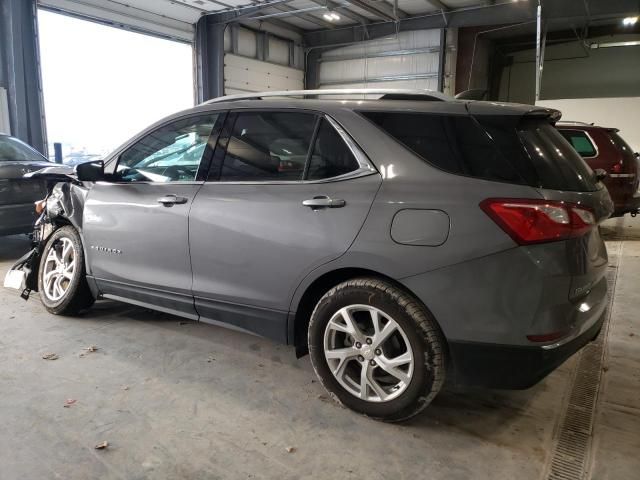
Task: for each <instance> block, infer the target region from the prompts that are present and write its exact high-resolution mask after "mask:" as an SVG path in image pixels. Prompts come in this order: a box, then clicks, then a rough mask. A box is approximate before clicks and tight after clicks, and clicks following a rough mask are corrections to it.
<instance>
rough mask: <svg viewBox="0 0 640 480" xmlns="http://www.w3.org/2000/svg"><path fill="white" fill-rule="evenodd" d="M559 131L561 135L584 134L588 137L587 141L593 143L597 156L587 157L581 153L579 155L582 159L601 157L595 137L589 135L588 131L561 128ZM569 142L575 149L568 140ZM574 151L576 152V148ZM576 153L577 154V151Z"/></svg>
mask: <svg viewBox="0 0 640 480" xmlns="http://www.w3.org/2000/svg"><path fill="white" fill-rule="evenodd" d="M558 130H559V131H560V133H562V132H577V133H584V135H585V136H586V137H587V139H588V140H589V141H590V142H591V145H592V146H593V151H594V152H596V153H595V155H591V156H589V157H585V156H584V155H581V154H580V152H578V155H580V156H581V157H582V158H596V157H598V156H599V155H600V150H598V144H597V143H596V142H595V140H594V139H593V137H592V136H591V135H589V132H587V131H586V130H580V129H578V128H559V129H558ZM563 136H564V135H563ZM565 138H566V137H565ZM567 142H569V144H570V145H571V146H572V147H573V143H571V140H569V139H568V138H567ZM574 150H575V147H574ZM576 152H577V150H576Z"/></svg>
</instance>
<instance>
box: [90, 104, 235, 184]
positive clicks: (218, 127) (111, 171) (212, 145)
mask: <svg viewBox="0 0 640 480" xmlns="http://www.w3.org/2000/svg"><path fill="white" fill-rule="evenodd" d="M228 114H229V111H228V110H226V109H225V110H202V111H196V112H193V111H192V112H188V113H187V114H184V115H179V116H173V117H170V118H167V119H165V120H161V121H160V122H157V123H155V124H153V125H151V126H150V127H148V128H146V129H145V130H143V131H142V132H141V133H139V134H138V135H136V136H135V137H133V138H132V139H131V140H129V141H128V142H126V143H125V144H123V145H122V146H120V148H118V150H116V152H115V153H113V154H112V155H111V157H110V158H108V159H107V160H106V161H105V173H106V174H107V182H106V183H111V184H117V185H148V184H149V185H201V184H203V183H204V182H205V180H206V177H207V173H208V172H209V169H210V167H211V164H212V162H213V155H214V152H215V150H216V148H217V145H218V141H219V139H220V134H221V132H222V129H223V126H224V125H225V123H226V121H227V117H228ZM206 115H211V116H213V115H217V116H218V118H216V122H215V124H214V126H213V129H212V130H211V133H210V134H209V139H208V140H207V144H206V146H205V148H204V151H203V152H202V158H201V159H200V165H199V166H198V171H197V172H196V178H195V179H194V180H189V181H181V180H173V181H171V182H153V181H151V180H143V181H139V182H123V181H118V180H116V179H115V172H116V169H117V168H118V164H119V163H120V158H121V157H122V155H123V154H124V153H125V152H127V151H129V150H130V149H131V148H132V147H133V146H135V145H136V144H137V143H138V142H140V141H141V140H142V139H144V138H145V137H147V136H149V135H152V134H153V133H155V132H157V131H158V130H160V129H162V128H165V127H167V126H169V125H171V124H173V123H176V122H181V121H184V120H188V119H190V118H198V117H203V116H206ZM101 183H102V182H101Z"/></svg>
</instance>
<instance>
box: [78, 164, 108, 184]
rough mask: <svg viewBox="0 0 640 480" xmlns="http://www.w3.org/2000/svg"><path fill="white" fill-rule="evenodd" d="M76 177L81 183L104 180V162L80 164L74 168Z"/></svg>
mask: <svg viewBox="0 0 640 480" xmlns="http://www.w3.org/2000/svg"><path fill="white" fill-rule="evenodd" d="M76 176H77V177H78V180H80V181H81V182H99V181H100V180H104V179H105V175H104V162H103V161H102V160H95V161H93V162H86V163H81V164H79V165H77V166H76Z"/></svg>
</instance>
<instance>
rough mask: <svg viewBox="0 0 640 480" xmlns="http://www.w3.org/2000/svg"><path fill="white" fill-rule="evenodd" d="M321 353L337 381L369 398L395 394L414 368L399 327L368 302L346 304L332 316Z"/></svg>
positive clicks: (380, 399) (379, 399) (382, 399)
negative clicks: (366, 303)
mask: <svg viewBox="0 0 640 480" xmlns="http://www.w3.org/2000/svg"><path fill="white" fill-rule="evenodd" d="M324 356H325V359H326V361H327V365H328V366H329V369H330V370H331V373H332V374H333V376H334V377H335V379H336V380H337V381H338V382H339V383H340V385H342V387H344V388H345V389H346V390H347V391H348V392H349V393H351V394H352V395H354V396H355V397H358V398H360V399H362V400H366V401H369V402H388V401H390V400H393V399H394V398H397V397H398V396H399V395H401V394H402V392H404V391H405V390H406V389H407V387H408V386H409V383H410V382H411V378H412V376H413V371H414V362H415V360H414V358H413V351H412V349H411V345H410V343H409V340H408V338H407V336H406V334H405V332H404V331H403V330H402V327H400V325H399V324H398V323H397V322H396V321H395V320H394V319H393V318H391V317H390V316H389V315H387V314H386V313H384V312H383V311H382V310H380V309H378V308H375V307H372V306H370V305H349V306H347V307H343V308H341V309H340V310H338V311H337V312H336V313H335V314H334V315H333V316H332V317H331V319H330V320H329V322H328V323H327V326H326V328H325V331H324Z"/></svg>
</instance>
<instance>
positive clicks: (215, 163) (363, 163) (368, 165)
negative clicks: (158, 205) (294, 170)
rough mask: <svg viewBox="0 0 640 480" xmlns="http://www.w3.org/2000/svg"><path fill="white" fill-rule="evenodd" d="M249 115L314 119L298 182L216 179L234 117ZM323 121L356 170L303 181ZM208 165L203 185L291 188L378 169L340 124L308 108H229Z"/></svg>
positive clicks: (220, 169) (341, 179) (221, 164)
mask: <svg viewBox="0 0 640 480" xmlns="http://www.w3.org/2000/svg"><path fill="white" fill-rule="evenodd" d="M253 112H267V113H274V112H283V113H307V114H309V115H313V116H314V117H315V119H316V121H315V126H314V130H313V134H312V136H311V140H310V143H309V149H308V151H307V158H306V160H305V165H304V170H303V173H302V178H301V179H298V180H275V179H268V180H230V181H223V180H220V177H221V173H222V166H223V162H224V157H225V155H226V147H227V144H228V141H229V139H230V138H231V134H232V133H233V128H234V126H235V121H236V119H237V117H238V115H240V114H242V113H253ZM323 119H324V120H326V121H327V122H328V123H329V124H330V125H331V127H332V128H333V129H334V130H335V131H336V132H337V133H338V135H339V136H340V138H341V139H342V141H343V142H344V143H345V145H346V146H347V148H348V149H349V150H350V151H351V154H352V155H353V156H354V158H355V159H356V162H357V163H358V168H357V169H356V170H353V171H351V172H348V173H344V174H342V175H337V176H335V177H329V178H322V179H318V180H306V179H305V176H306V175H307V172H308V169H309V162H310V160H311V155H312V153H313V149H314V147H315V144H316V141H317V137H318V131H319V129H320V124H321V123H322V120H323ZM211 158H212V161H211V165H210V168H209V171H208V176H207V175H205V177H207V178H206V180H205V182H206V183H219V184H224V185H292V184H294V185H295V184H317V183H331V182H339V181H343V180H350V179H352V178H359V177H363V176H366V175H371V174H374V173H378V170H377V169H376V168H375V166H374V165H373V163H372V162H371V160H369V157H368V156H367V155H366V154H365V153H364V150H363V149H362V148H361V147H360V146H359V145H358V144H357V143H356V142H355V140H354V139H353V138H352V137H351V136H350V135H349V134H348V133H347V131H346V130H345V129H344V127H343V126H342V125H340V123H339V122H338V121H337V120H335V119H334V118H333V117H331V116H330V115H328V114H326V113H324V112H321V111H317V110H311V109H303V108H267V107H265V108H259V107H258V108H235V109H230V110H229V113H228V115H227V117H226V119H225V123H224V126H223V127H222V129H221V133H220V135H219V136H218V139H217V143H216V147H215V151H214V153H213V156H212V157H211ZM214 168H216V169H217V172H214V170H213V169H214ZM212 173H214V174H215V177H214V178H211V177H212Z"/></svg>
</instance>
